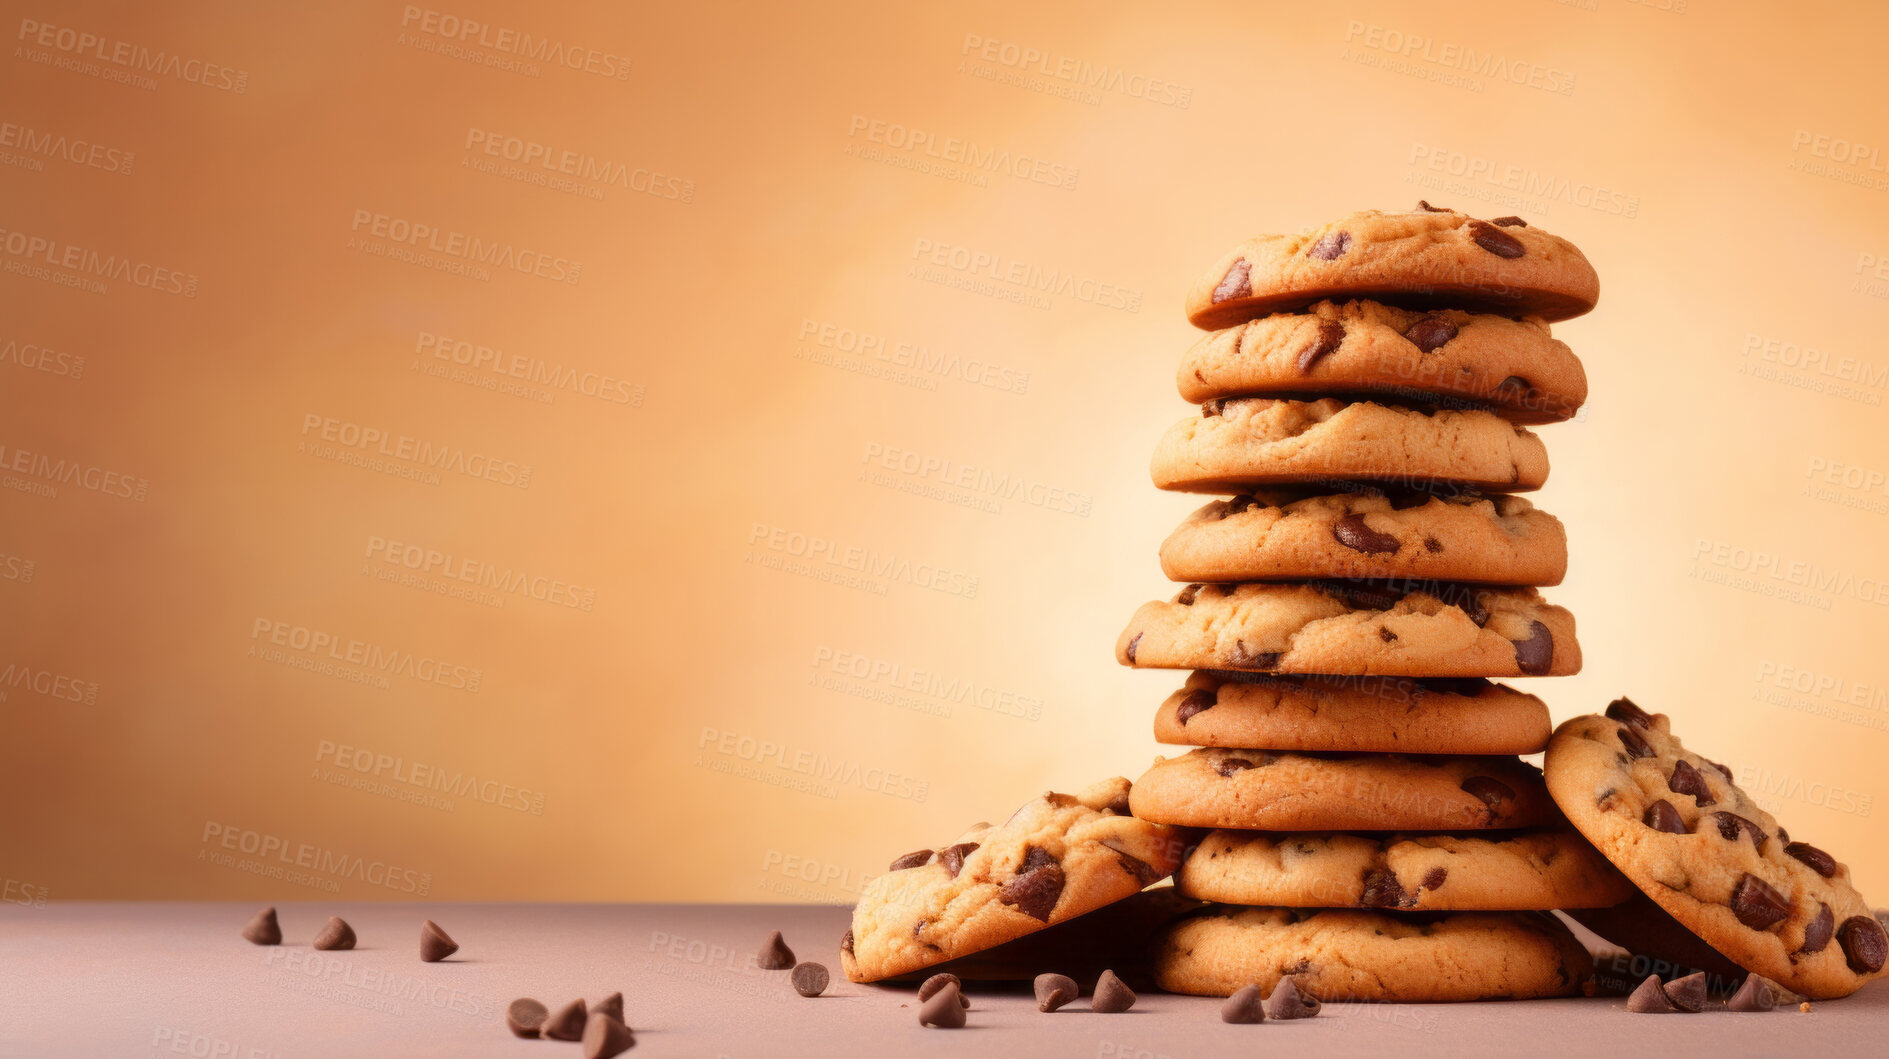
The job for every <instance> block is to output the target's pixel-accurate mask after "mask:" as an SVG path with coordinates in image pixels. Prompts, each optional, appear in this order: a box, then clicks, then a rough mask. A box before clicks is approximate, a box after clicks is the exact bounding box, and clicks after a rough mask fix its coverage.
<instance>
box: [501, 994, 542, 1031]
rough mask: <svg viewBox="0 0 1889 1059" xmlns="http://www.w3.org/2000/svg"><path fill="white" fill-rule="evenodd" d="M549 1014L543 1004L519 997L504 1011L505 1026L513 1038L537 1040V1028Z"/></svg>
mask: <svg viewBox="0 0 1889 1059" xmlns="http://www.w3.org/2000/svg"><path fill="white" fill-rule="evenodd" d="M549 1014H550V1012H549V1011H546V1010H545V1006H544V1005H543V1004H540V1003H538V1002H537V1001H536V1000H533V999H531V998H530V997H519V998H518V999H517V1000H514V1001H512V1003H511V1006H510V1007H507V1008H506V1009H505V1025H506V1027H507V1028H509V1029H510V1030H511V1031H512V1036H514V1037H525V1038H529V1039H533V1040H535V1039H537V1036H538V1028H539V1027H540V1026H543V1025H544V1020H545V1018H546V1016H548V1015H549Z"/></svg>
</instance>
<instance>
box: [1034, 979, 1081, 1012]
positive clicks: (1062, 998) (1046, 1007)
mask: <svg viewBox="0 0 1889 1059" xmlns="http://www.w3.org/2000/svg"><path fill="white" fill-rule="evenodd" d="M1081 995H1082V987H1081V986H1079V985H1077V984H1076V980H1075V979H1074V978H1071V977H1069V976H1068V975H1066V974H1039V975H1037V976H1036V1010H1038V1011H1041V1012H1044V1013H1048V1012H1051V1011H1055V1010H1056V1009H1057V1008H1059V1007H1062V1006H1063V1005H1064V1004H1067V1003H1069V1002H1070V1001H1071V1000H1074V999H1076V998H1077V997H1079V996H1081Z"/></svg>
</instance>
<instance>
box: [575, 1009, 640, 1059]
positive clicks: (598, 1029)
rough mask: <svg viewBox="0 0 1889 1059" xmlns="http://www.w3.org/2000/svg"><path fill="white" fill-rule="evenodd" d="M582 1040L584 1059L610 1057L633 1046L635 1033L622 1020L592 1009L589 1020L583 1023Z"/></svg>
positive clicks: (608, 1058) (609, 1058) (606, 1058)
mask: <svg viewBox="0 0 1889 1059" xmlns="http://www.w3.org/2000/svg"><path fill="white" fill-rule="evenodd" d="M583 1040H584V1059H611V1057H612V1056H617V1055H622V1054H623V1053H624V1052H627V1051H629V1050H630V1049H631V1048H632V1047H634V1046H635V1044H636V1035H635V1034H633V1033H631V1032H630V1028H629V1027H628V1026H625V1025H624V1024H623V1022H622V1020H620V1019H613V1018H611V1017H610V1016H608V1015H606V1014H604V1013H603V1012H601V1011H593V1012H591V1014H590V1021H588V1022H586V1023H585V1024H584V1032H583Z"/></svg>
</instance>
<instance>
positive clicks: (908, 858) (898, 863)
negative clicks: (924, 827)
mask: <svg viewBox="0 0 1889 1059" xmlns="http://www.w3.org/2000/svg"><path fill="white" fill-rule="evenodd" d="M931 856H932V851H931V850H928V849H917V850H913V851H912V852H910V853H907V854H906V855H905V856H903V857H900V858H899V859H898V860H895V861H893V862H892V866H891V867H889V868H887V869H886V871H904V870H905V869H907V868H917V867H922V866H924V865H926V864H930V863H931Z"/></svg>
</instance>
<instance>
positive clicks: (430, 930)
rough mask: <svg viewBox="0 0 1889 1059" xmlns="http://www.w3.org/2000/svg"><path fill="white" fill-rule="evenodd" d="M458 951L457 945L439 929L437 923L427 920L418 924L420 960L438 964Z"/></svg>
mask: <svg viewBox="0 0 1889 1059" xmlns="http://www.w3.org/2000/svg"><path fill="white" fill-rule="evenodd" d="M458 951H459V943H458V942H456V941H454V940H453V939H452V938H451V937H450V936H449V935H448V934H447V933H446V932H445V931H443V930H441V929H439V924H438V923H435V922H433V921H432V920H430V919H429V920H427V921H426V922H424V923H421V924H420V959H422V960H425V961H426V962H427V963H438V962H440V961H441V960H443V959H445V958H446V957H448V956H451V955H452V954H453V953H455V952H458Z"/></svg>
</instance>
